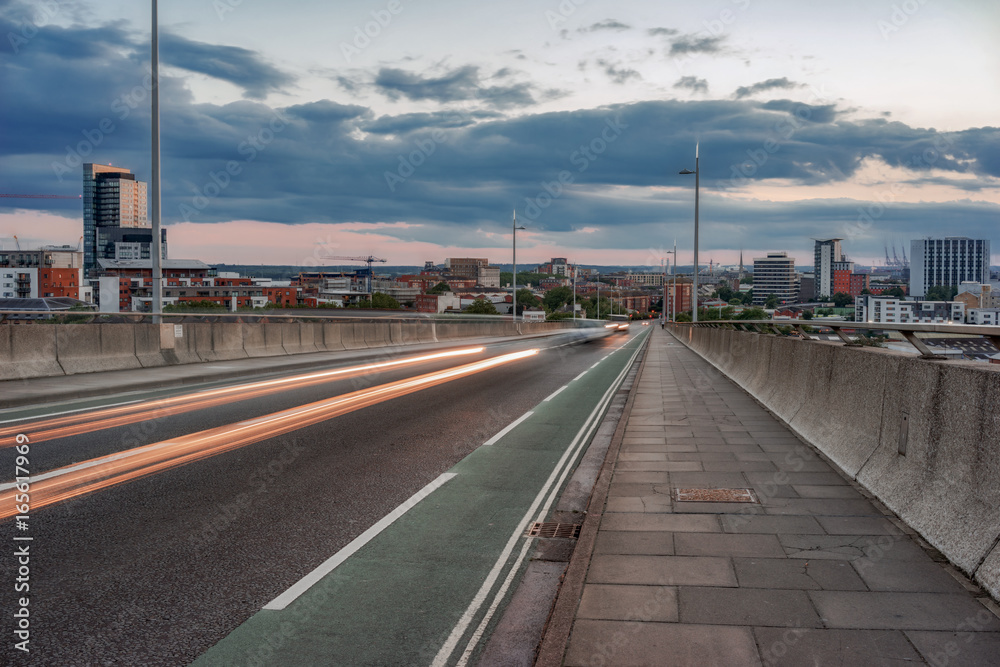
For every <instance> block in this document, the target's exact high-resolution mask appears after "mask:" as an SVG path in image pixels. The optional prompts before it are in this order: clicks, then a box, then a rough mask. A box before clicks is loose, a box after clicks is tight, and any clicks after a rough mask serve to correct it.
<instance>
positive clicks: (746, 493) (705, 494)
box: [674, 489, 760, 503]
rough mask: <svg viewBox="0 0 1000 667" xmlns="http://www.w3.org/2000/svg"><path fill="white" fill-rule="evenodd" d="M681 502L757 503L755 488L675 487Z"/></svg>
mask: <svg viewBox="0 0 1000 667" xmlns="http://www.w3.org/2000/svg"><path fill="white" fill-rule="evenodd" d="M674 500H676V501H677V502H679V503H756V502H760V501H758V500H757V494H756V493H754V492H753V489H674Z"/></svg>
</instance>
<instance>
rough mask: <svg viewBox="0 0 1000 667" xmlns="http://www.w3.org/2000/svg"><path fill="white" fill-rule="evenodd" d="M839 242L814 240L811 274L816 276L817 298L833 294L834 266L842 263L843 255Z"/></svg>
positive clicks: (837, 240) (834, 240)
mask: <svg viewBox="0 0 1000 667" xmlns="http://www.w3.org/2000/svg"><path fill="white" fill-rule="evenodd" d="M841 241H843V239H823V240H820V239H817V240H816V250H815V259H814V264H813V274H814V275H815V276H816V294H817V296H825V297H831V296H833V294H834V292H833V288H834V286H833V279H834V273H833V272H834V270H835V267H834V265H835V264H838V263H841V262H843V261H844V253H843V252H842V251H841V249H840V242H841ZM755 293H756V290H755Z"/></svg>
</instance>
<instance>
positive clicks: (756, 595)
mask: <svg viewBox="0 0 1000 667" xmlns="http://www.w3.org/2000/svg"><path fill="white" fill-rule="evenodd" d="M677 604H678V607H679V609H680V618H681V621H682V622H684V623H712V624H719V625H743V626H748V625H765V626H770V627H784V628H818V627H821V626H822V623H821V622H820V618H819V615H818V614H817V613H816V609H815V608H814V607H813V604H812V602H811V601H810V600H809V596H808V595H807V594H806V593H805V592H804V591H796V590H782V589H774V588H709V587H695V586H680V587H679V588H678V589H677Z"/></svg>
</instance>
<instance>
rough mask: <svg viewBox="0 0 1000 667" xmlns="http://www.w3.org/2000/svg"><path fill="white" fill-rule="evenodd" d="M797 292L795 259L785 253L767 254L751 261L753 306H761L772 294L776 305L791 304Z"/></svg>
mask: <svg viewBox="0 0 1000 667" xmlns="http://www.w3.org/2000/svg"><path fill="white" fill-rule="evenodd" d="M798 292H799V286H798V281H797V280H796V275H795V258H794V257H789V256H788V253H787V252H769V253H767V257H755V258H754V260H753V305H755V306H763V305H764V304H765V303H767V299H768V297H770V296H771V295H772V294H773V295H774V296H776V297H777V298H778V303H779V304H782V303H793V302H794V301H795V298H796V296H797V295H798Z"/></svg>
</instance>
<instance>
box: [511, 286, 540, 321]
mask: <svg viewBox="0 0 1000 667" xmlns="http://www.w3.org/2000/svg"><path fill="white" fill-rule="evenodd" d="M541 305H542V300H541V299H539V298H538V297H537V296H535V295H534V293H533V292H532V291H531V290H530V289H527V288H525V289H519V290H517V314H518V315H520V314H522V313H523V312H524V309H525V308H538V307H539V306H541Z"/></svg>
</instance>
